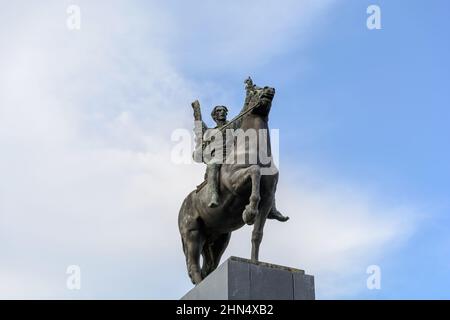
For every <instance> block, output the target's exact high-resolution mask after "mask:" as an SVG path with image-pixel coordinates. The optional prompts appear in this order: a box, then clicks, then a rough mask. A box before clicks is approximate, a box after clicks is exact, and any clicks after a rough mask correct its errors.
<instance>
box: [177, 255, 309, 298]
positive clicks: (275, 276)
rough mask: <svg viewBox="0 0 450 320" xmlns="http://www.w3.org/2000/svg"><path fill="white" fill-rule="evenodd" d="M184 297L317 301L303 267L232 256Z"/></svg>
mask: <svg viewBox="0 0 450 320" xmlns="http://www.w3.org/2000/svg"><path fill="white" fill-rule="evenodd" d="M181 299H182V300H314V299H315V293H314V277H313V276H311V275H307V274H305V272H304V271H303V270H299V269H294V268H289V267H284V266H279V265H275V264H270V263H265V262H252V261H250V260H248V259H243V258H238V257H230V258H229V259H228V260H226V261H225V262H224V263H222V264H221V265H220V266H219V267H218V268H217V269H216V270H214V272H212V273H211V274H210V275H209V276H208V277H206V279H204V280H203V281H202V282H201V283H200V284H199V285H197V286H196V287H194V288H193V289H192V290H190V291H189V292H188V293H186V295H184V296H183V297H182V298H181Z"/></svg>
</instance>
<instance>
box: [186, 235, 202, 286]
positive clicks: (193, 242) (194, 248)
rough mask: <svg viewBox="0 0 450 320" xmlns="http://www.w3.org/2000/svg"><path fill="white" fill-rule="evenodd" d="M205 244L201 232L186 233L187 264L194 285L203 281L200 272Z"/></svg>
mask: <svg viewBox="0 0 450 320" xmlns="http://www.w3.org/2000/svg"><path fill="white" fill-rule="evenodd" d="M203 244H204V237H203V235H202V234H201V232H200V230H189V231H187V232H186V237H185V246H186V264H187V268H188V272H189V277H190V278H191V280H192V283H193V284H195V285H197V284H199V283H200V282H201V281H202V276H201V272H200V253H201V250H202V247H203Z"/></svg>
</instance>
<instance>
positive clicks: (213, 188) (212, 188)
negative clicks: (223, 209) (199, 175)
mask: <svg viewBox="0 0 450 320" xmlns="http://www.w3.org/2000/svg"><path fill="white" fill-rule="evenodd" d="M219 169H220V166H218V165H209V166H208V174H207V184H208V188H209V196H210V201H209V203H208V207H210V208H215V207H217V206H218V205H219V192H218V190H219Z"/></svg>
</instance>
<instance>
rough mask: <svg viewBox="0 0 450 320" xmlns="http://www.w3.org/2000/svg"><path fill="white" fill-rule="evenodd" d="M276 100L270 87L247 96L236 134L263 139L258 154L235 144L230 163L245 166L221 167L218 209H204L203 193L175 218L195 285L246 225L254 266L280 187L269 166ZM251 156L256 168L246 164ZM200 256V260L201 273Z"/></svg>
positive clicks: (193, 194)
mask: <svg viewBox="0 0 450 320" xmlns="http://www.w3.org/2000/svg"><path fill="white" fill-rule="evenodd" d="M274 95H275V89H274V88H270V87H264V88H260V87H256V86H254V87H253V89H252V90H251V91H248V92H247V98H246V101H245V104H244V107H243V109H242V111H241V113H240V115H241V117H240V119H239V121H240V129H242V130H243V132H247V130H249V129H252V130H255V131H256V133H263V134H262V135H260V134H257V135H256V137H257V140H258V141H257V144H256V146H257V148H251V147H250V148H249V147H248V142H246V141H245V139H244V140H242V139H241V140H240V142H237V146H236V150H237V151H236V152H235V153H234V155H233V154H232V155H230V157H231V156H234V157H236V155H237V154H238V153H239V152H241V156H245V158H244V159H246V161H245V162H244V163H242V161H241V162H240V163H239V162H238V163H236V161H231V162H229V161H228V160H229V159H228V158H227V161H226V162H225V163H224V164H222V166H221V170H220V175H219V176H220V186H219V194H220V205H219V206H218V207H215V208H210V207H208V201H209V198H208V197H207V191H206V188H202V189H199V190H194V191H192V192H191V193H190V194H189V195H188V196H187V197H186V198H185V199H184V201H183V204H182V206H181V209H180V212H179V215H178V227H179V230H180V234H181V239H182V243H183V251H184V254H185V256H186V264H187V269H188V273H189V277H190V278H191V280H192V282H193V283H194V284H198V283H200V282H201V281H202V279H204V278H205V277H206V276H207V275H208V274H210V273H211V272H212V271H214V270H215V269H216V268H217V266H218V265H219V262H220V258H221V257H222V254H223V252H224V251H225V249H226V247H227V246H228V243H229V241H230V237H231V232H232V231H235V230H237V229H239V228H241V227H242V226H244V224H246V223H247V224H248V225H252V224H253V225H254V226H253V232H252V238H251V239H252V240H251V241H252V252H251V259H252V260H254V261H257V260H258V255H259V246H260V244H261V241H262V237H263V229H264V224H265V222H266V219H267V216H268V214H269V212H270V210H271V208H272V206H273V205H274V197H275V191H276V186H277V182H278V170H277V169H276V168H275V166H274V163H273V160H272V155H271V148H270V137H269V131H268V115H269V112H270V109H271V106H272V100H273V97H274ZM250 131H251V130H250ZM261 146H262V147H264V148H265V152H266V155H267V156H268V157H266V159H264V160H263V159H262V158H261V157H260V152H259V149H260V148H261ZM242 153H244V154H242ZM255 153H256V159H257V161H256V163H255V162H252V161H250V160H249V159H251V158H252V156H255ZM238 156H239V155H238ZM227 157H228V156H227ZM267 158H268V159H269V161H267ZM241 159H242V158H241ZM247 160H248V161H247ZM230 163H231V164H230ZM269 168H271V170H268V172H269V174H267V173H265V171H264V169H269ZM200 255H202V257H203V265H202V267H201V268H200Z"/></svg>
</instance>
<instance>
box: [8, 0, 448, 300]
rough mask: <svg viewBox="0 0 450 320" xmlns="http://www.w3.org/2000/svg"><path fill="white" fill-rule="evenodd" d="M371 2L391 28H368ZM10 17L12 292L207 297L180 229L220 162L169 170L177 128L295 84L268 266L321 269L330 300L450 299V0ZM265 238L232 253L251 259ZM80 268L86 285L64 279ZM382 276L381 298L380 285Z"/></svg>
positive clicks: (136, 6) (319, 280)
mask: <svg viewBox="0 0 450 320" xmlns="http://www.w3.org/2000/svg"><path fill="white" fill-rule="evenodd" d="M69 4H76V5H78V6H79V7H80V9H81V30H79V31H69V30H68V29H67V27H66V23H65V22H66V18H67V14H66V8H67V6H68V5H69ZM371 4H377V5H379V6H380V8H381V23H382V29H381V30H368V29H367V28H366V19H367V16H368V15H367V13H366V9H367V7H368V6H369V5H371ZM2 8H3V9H4V10H2V12H1V13H0V21H2V23H3V24H4V25H5V26H7V27H5V28H2V29H1V30H0V46H1V47H2V48H3V50H2V51H1V52H0V67H1V69H2V70H3V72H2V74H1V75H0V85H1V86H2V87H3V88H4V90H2V92H0V144H1V146H2V148H3V157H2V159H1V160H0V164H1V166H0V174H1V176H2V177H3V178H2V180H3V182H4V183H3V184H2V185H0V210H1V212H0V240H1V241H0V260H1V261H2V265H1V266H0V297H3V298H24V297H31V298H139V299H145V298H151V299H161V298H168V299H177V298H179V297H180V296H182V295H183V294H184V293H185V292H186V291H187V290H189V289H190V288H191V284H190V282H189V280H188V278H187V275H186V271H185V266H184V257H183V254H182V251H181V246H180V240H179V235H178V230H177V226H176V217H177V212H178V208H179V205H180V203H181V201H182V199H183V197H184V196H185V195H186V194H187V193H188V192H189V191H190V190H191V189H192V188H193V187H194V186H195V185H196V184H198V183H199V182H200V180H201V177H202V176H203V170H204V168H203V167H202V166H201V165H193V164H191V165H187V166H186V165H177V164H174V163H173V162H171V159H170V152H171V150H172V148H173V145H174V143H173V141H172V140H171V139H170V136H171V134H172V133H173V131H174V130H177V129H182V130H183V129H184V130H191V129H192V115H191V110H190V102H191V101H193V100H195V99H199V100H200V102H201V104H202V108H203V110H204V114H205V115H208V114H209V112H208V111H209V109H210V108H212V106H214V105H216V104H225V105H227V106H229V108H230V110H231V111H230V114H231V116H233V115H235V114H236V113H237V112H238V110H240V107H241V105H242V101H243V98H244V90H243V81H244V79H245V78H246V77H247V76H249V75H251V76H252V77H253V79H254V81H255V82H256V83H257V84H259V85H271V86H274V87H275V88H276V90H277V93H276V97H275V101H274V107H273V109H272V111H271V116H270V126H271V127H272V128H278V129H280V153H281V154H280V173H281V175H280V182H279V189H278V193H277V197H278V206H279V207H280V208H281V209H282V210H283V211H284V212H285V213H286V214H288V215H290V216H291V220H290V221H289V222H287V223H286V224H279V223H276V222H270V223H268V225H267V226H266V233H265V239H264V241H263V244H262V252H261V255H262V259H263V260H265V261H271V262H274V263H278V264H284V265H290V266H294V267H298V268H304V269H305V270H306V271H307V272H308V273H311V274H314V275H315V276H316V290H317V297H318V298H321V299H329V298H338V299H348V298H356V299H404V298H414V299H416V298H425V299H431V298H438V299H439V298H446V299H448V298H450V291H449V290H448V287H449V285H450V258H449V257H450V252H449V251H450V249H449V248H450V236H449V234H450V230H449V229H450V218H449V213H450V203H449V200H448V194H449V192H450V182H449V181H450V169H449V166H448V163H450V151H449V148H448V137H449V136H450V128H449V126H448V125H447V124H448V119H449V116H450V114H449V110H448V106H449V105H450V91H449V90H448V84H449V82H450V81H449V80H450V79H449V77H450V72H449V71H450V62H449V60H448V57H449V56H450V55H449V53H450V52H449V51H450V41H449V39H448V31H449V29H450V27H449V25H448V13H449V12H450V4H449V3H448V1H444V0H432V1H424V0H416V1H400V0H395V1H365V0H341V1H339V0H320V1H309V0H304V1H294V0H285V1H282V3H280V1H270V0H264V1H246V2H243V1H229V2H227V3H221V4H218V3H212V2H206V1H193V2H189V3H182V2H177V1H166V2H158V1H148V2H146V3H145V4H143V3H142V2H141V1H119V0H117V1H108V2H106V1H98V2H95V3H93V2H92V1H83V0H79V1H65V2H64V1H62V2H60V3H56V2H52V1H43V2H41V3H39V4H29V3H27V2H26V1H22V2H21V1H17V2H14V3H12V4H10V3H2ZM11 34H13V35H14V37H11ZM25 93H26V94H25ZM164 187H165V188H169V189H170V190H171V197H173V198H174V199H175V200H174V201H167V200H166V199H167V193H165V192H163V189H164ZM249 232H250V229H248V228H243V229H242V230H240V231H238V232H236V234H235V235H233V238H232V241H231V243H230V247H229V248H228V249H227V252H226V253H225V257H227V256H229V255H238V256H243V257H247V256H248V255H249V250H250V241H249V240H250V238H249V235H250V233H249ZM280 248H281V249H280ZM71 264H76V265H79V266H80V267H81V270H82V289H81V290H80V291H69V290H67V288H66V286H65V281H66V277H67V275H66V274H65V270H66V267H67V266H68V265H71ZM371 264H376V265H379V266H380V268H381V272H382V281H381V290H368V289H367V288H366V279H367V277H368V275H367V274H366V268H367V266H369V265H371ZM169 275H170V276H169Z"/></svg>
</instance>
